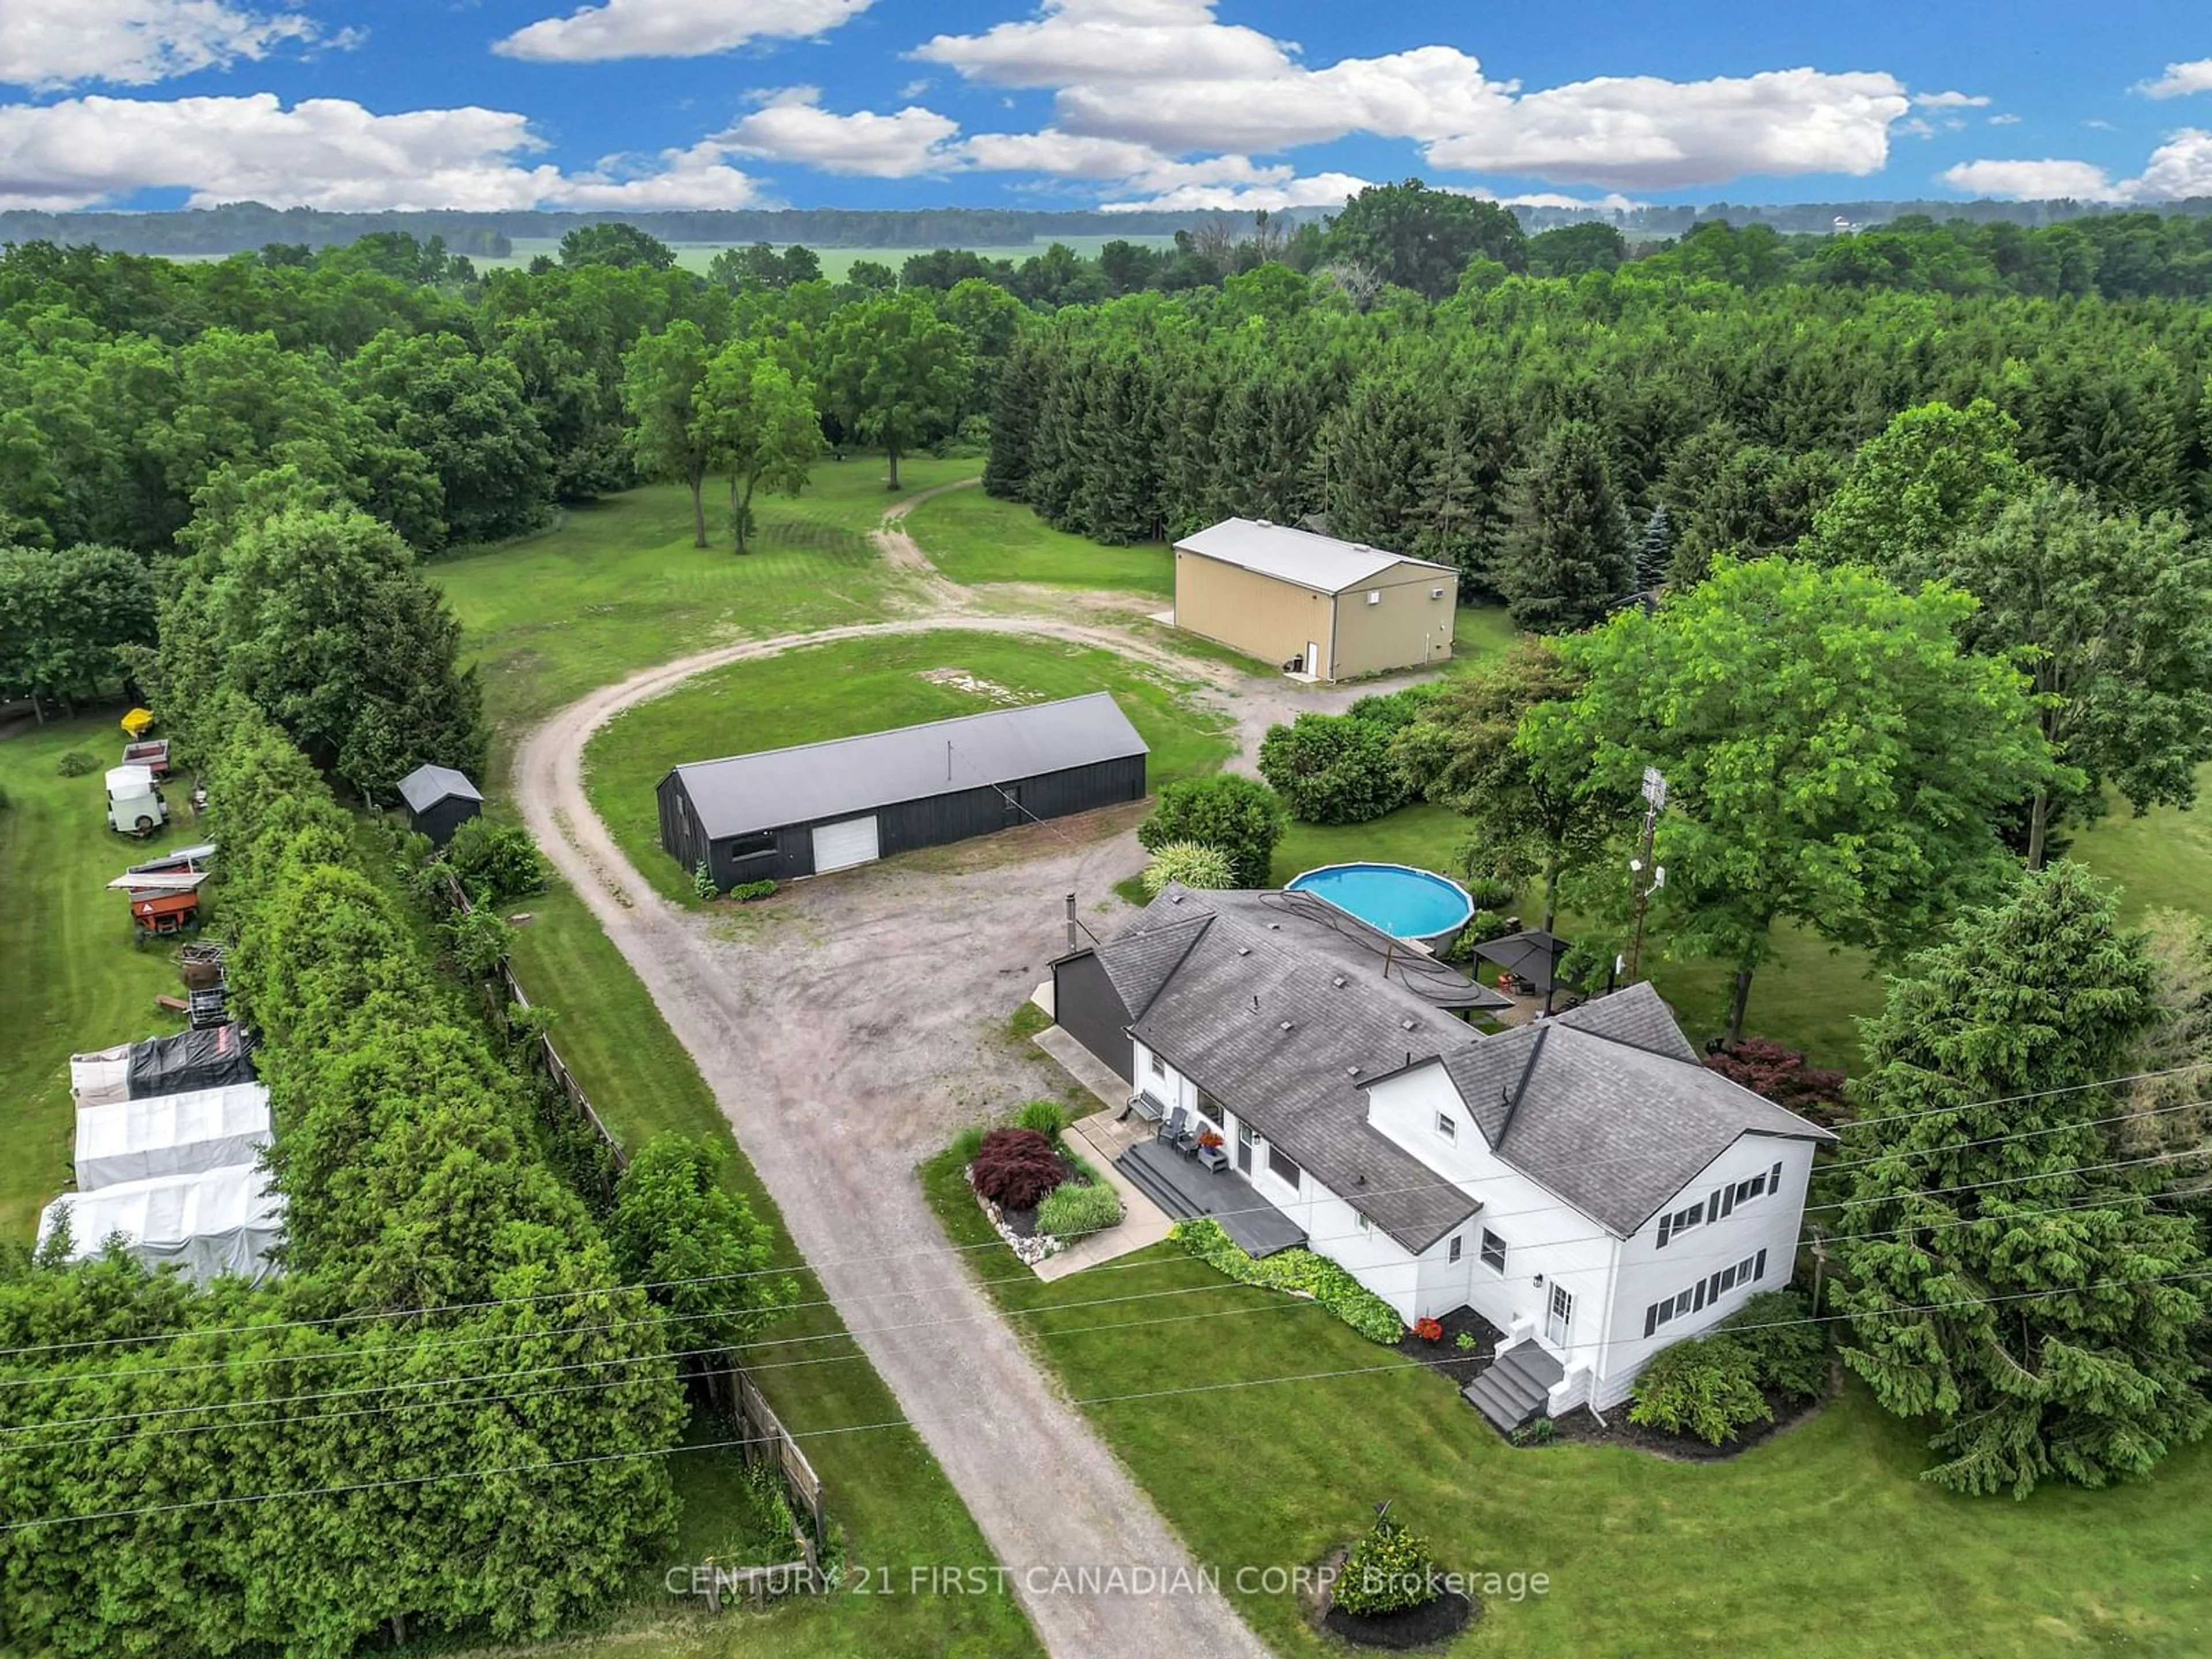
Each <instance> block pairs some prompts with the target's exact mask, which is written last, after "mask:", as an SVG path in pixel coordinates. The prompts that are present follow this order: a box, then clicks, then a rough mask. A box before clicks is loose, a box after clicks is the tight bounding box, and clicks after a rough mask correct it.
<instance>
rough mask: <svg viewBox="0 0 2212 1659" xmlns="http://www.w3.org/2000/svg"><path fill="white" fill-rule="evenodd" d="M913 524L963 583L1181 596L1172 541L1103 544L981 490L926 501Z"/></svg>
mask: <svg viewBox="0 0 2212 1659" xmlns="http://www.w3.org/2000/svg"><path fill="white" fill-rule="evenodd" d="M906 524H907V530H908V533H909V534H911V535H912V536H913V538H914V539H915V544H917V545H918V546H920V547H921V550H922V551H923V552H924V553H927V555H928V556H929V562H931V563H932V564H933V565H935V566H936V567H937V568H939V570H941V571H943V572H944V573H945V574H946V575H947V576H949V577H951V579H952V580H954V581H956V582H960V583H963V584H966V585H970V586H972V585H974V584H975V583H978V582H1037V583H1042V584H1044V585H1046V586H1053V587H1073V588H1081V589H1085V590H1090V591H1098V590H1111V591H1115V592H1128V593H1137V594H1142V595H1144V596H1146V598H1149V599H1173V598H1174V597H1175V554H1174V553H1173V552H1172V551H1171V550H1170V549H1169V547H1168V545H1167V544H1166V543H1164V542H1142V543H1139V544H1137V545H1136V546H1133V547H1102V546H1101V545H1099V544H1097V542H1094V541H1091V540H1088V539H1086V538H1084V537H1081V536H1071V535H1069V534H1068V533H1067V532H1066V531H1064V530H1054V528H1053V527H1052V526H1050V525H1048V524H1047V523H1045V522H1044V520H1042V519H1040V518H1038V517H1037V515H1036V513H1034V512H1033V511H1031V510H1030V508H1029V507H1024V506H1022V505H1021V504H1020V503H1018V502H1014V501H998V500H995V499H994V498H993V497H991V496H989V495H985V494H984V493H983V492H982V491H981V490H980V489H956V490H954V491H953V492H952V493H951V494H950V495H939V496H936V497H934V498H933V499H931V500H929V501H924V502H922V504H921V506H919V507H915V510H914V511H913V512H912V513H908V515H907V520H906Z"/></svg>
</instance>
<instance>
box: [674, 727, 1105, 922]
mask: <svg viewBox="0 0 2212 1659" xmlns="http://www.w3.org/2000/svg"><path fill="white" fill-rule="evenodd" d="M1146 753H1147V750H1146V746H1145V740H1144V739H1143V738H1140V737H1139V736H1138V735H1137V730H1136V727H1134V726H1132V725H1130V724H1129V720H1128V716H1127V715H1126V714H1123V713H1122V712H1121V707H1120V705H1119V704H1117V703H1116V702H1115V701H1114V699H1113V698H1112V697H1111V696H1109V695H1107V694H1106V693H1105V692H1103V691H1096V692H1092V693H1091V694H1090V695H1089V696H1081V697H1068V698H1066V699H1064V700H1062V701H1060V702H1041V703H1030V704H1026V705H1024V706H1023V707H1020V708H994V709H991V710H989V711H988V712H987V713H984V714H969V715H964V716H963V717H961V718H959V719H957V720H935V721H932V722H931V723H929V724H928V725H926V726H899V727H896V728H894V729H893V730H891V731H888V732H869V733H866V734H865V735H862V736H859V737H851V738H832V739H831V740H829V742H826V743H811V744H801V745H799V747H796V748H792V749H771V750H764V751H763V752H761V753H759V754H752V755H733V756H731V757H727V758H726V759H723V760H712V761H696V762H693V763H690V764H687V765H684V766H678V767H677V768H676V769H674V770H673V771H671V772H670V773H669V774H668V775H667V776H665V778H663V779H662V780H661V781H660V787H659V801H660V844H661V846H662V847H663V848H666V849H667V851H668V853H669V855H670V856H671V857H672V858H674V859H675V860H677V862H678V863H679V864H681V865H682V866H684V868H685V869H686V870H693V869H696V867H697V866H699V865H700V864H701V863H702V862H703V863H705V864H706V866H708V870H709V872H711V873H712V874H713V876H714V884H715V885H716V886H718V887H722V888H729V887H732V886H735V885H736V884H738V883H740V882H750V881H759V880H763V879H774V880H778V881H781V880H787V879H790V878H793V877H798V876H811V875H821V874H824V873H826V872H829V871H831V870H842V869H846V868H848V867H850V866H854V865H856V864H865V863H867V862H869V861H870V860H873V859H878V858H882V857H886V856H888V855H889V854H893V853H903V852H908V851H910V850H912V849H913V848H918V847H936V846H941V845H942V844H944V843H945V842H953V841H962V840H964V839H966V838H967V837H969V836H981V835H988V834H990V833H991V832H992V831H994V830H997V829H1010V828H1012V827H1013V826H1014V825H1016V824H1020V823H1030V822H1034V821H1036V820H1039V819H1045V818H1056V817H1066V816H1067V815H1068V814H1070V813H1073V812H1087V811H1091V810H1093V809H1094V808H1097V807H1101V806H1111V805H1117V804H1119V803H1121V802H1124V801H1133V800H1141V799H1143V798H1144V794H1145V757H1146Z"/></svg>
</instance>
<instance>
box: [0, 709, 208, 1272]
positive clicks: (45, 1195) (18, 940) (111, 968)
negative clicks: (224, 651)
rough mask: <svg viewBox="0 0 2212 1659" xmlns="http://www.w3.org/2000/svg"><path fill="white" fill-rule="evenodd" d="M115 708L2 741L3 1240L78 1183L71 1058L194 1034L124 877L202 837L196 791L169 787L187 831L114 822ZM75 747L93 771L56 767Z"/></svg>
mask: <svg viewBox="0 0 2212 1659" xmlns="http://www.w3.org/2000/svg"><path fill="white" fill-rule="evenodd" d="M122 712H123V711H122V708H121V707H120V706H118V707H117V708H115V709H113V710H112V711H109V712H104V713H101V714H88V715H86V716H84V717H82V718H81V719H76V720H57V721H54V722H52V723H51V724H49V725H46V726H33V727H31V728H29V729H27V730H25V731H23V732H19V733H18V734H17V735H16V736H15V737H12V738H5V739H0V795H4V797H5V799H6V803H7V804H6V805H0V894H4V895H5V901H4V904H5V908H4V909H0V1130H4V1132H5V1135H6V1145H7V1154H6V1156H5V1157H0V1237H5V1238H9V1239H13V1240H15V1241H17V1242H20V1243H28V1242H29V1240H30V1239H31V1237H33V1232H34V1231H35V1230H36V1227H37V1225H38V1218H39V1211H40V1208H41V1207H42V1206H44V1205H45V1204H46V1201H47V1200H50V1199H52V1198H55V1197H57V1196H58V1195H59V1194H61V1193H63V1192H64V1191H65V1190H68V1189H69V1188H72V1187H73V1186H74V1185H75V1184H76V1183H75V1181H74V1178H73V1177H74V1173H75V1160H74V1153H75V1146H76V1110H75V1108H74V1107H73V1106H72V1105H71V1104H70V1091H69V1057H70V1055H71V1054H78V1053H82V1052H84V1051H85V1050H88V1049H92V1048H108V1047H110V1046H112V1044H115V1043H118V1042H136V1041H137V1039H139V1038H140V1037H146V1036H161V1035H165V1034H167V1033H168V1032H171V1031H179V1030H183V1029H184V1021H183V1020H181V1019H179V1018H177V1017H176V1016H175V1015H173V1014H167V1013H163V1012H161V1011H160V1010H158V1009H157V1008H155V1006H154V999H155V996H156V995H157V994H161V993H164V992H166V993H167V994H171V995H179V994H182V989H183V987H182V985H181V983H180V981H179V978H178V975H177V969H176V967H175V964H174V963H173V960H172V955H173V950H174V946H173V945H171V944H167V943H151V944H148V945H143V946H142V945H133V944H132V943H131V913H130V908H129V906H128V903H127V902H126V901H125V897H124V896H123V895H122V894H120V893H111V892H109V891H108V890H107V889H106V883H107V881H108V880H109V878H112V877H114V876H118V875H120V874H121V873H122V872H123V871H124V870H125V867H126V866H130V865H133V864H138V863H143V861H144V860H147V859H149V858H152V857H155V855H156V854H159V853H160V852H161V849H162V848H164V847H171V846H174V847H184V846H189V845H191V842H193V841H195V840H197V839H198V837H197V836H195V834H194V833H193V830H192V828H191V814H190V811H189V810H187V809H185V806H184V797H185V794H186V793H188V792H187V791H186V790H185V789H181V788H173V789H169V790H168V791H167V794H168V796H169V798H170V806H171V809H172V810H173V811H176V812H177V813H178V815H179V818H180V819H182V820H183V821H182V823H179V824H175V825H173V826H171V827H170V828H169V829H166V830H163V831H161V832H159V833H157V834H156V835H155V836H154V837H153V838H152V839H151V840H149V841H143V842H138V841H132V840H131V839H129V838H128V837H126V836H118V835H117V834H116V833H115V832H114V831H112V829H108V828H107V822H106V790H105V788H104V787H103V785H102V783H101V781H100V775H101V774H102V773H104V772H106V769H108V768H109V767H111V766H112V765H114V764H115V763H116V762H117V761H118V759H119V758H120V757H121V755H122V750H123V733H122V732H121V731H120V730H118V727H117V726H116V724H115V718H116V716H117V715H118V714H121V713H122ZM72 750H82V752H84V753H85V754H88V755H90V756H92V757H94V758H95V759H96V760H97V761H98V762H99V766H98V768H97V769H95V770H94V771H93V772H92V773H90V774H89V775H87V776H83V777H75V778H65V777H63V776H62V775H60V774H59V772H58V770H57V766H58V763H59V762H60V760H61V757H63V756H64V755H65V754H68V753H70V752H71V751H72Z"/></svg>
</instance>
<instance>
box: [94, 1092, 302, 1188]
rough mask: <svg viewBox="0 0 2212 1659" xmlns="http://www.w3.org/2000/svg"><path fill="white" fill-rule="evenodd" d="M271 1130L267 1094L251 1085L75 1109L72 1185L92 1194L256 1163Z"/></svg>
mask: <svg viewBox="0 0 2212 1659" xmlns="http://www.w3.org/2000/svg"><path fill="white" fill-rule="evenodd" d="M271 1127H272V1126H271V1124H270V1115H269V1091H268V1090H267V1089H265V1088H264V1087H263V1086H262V1085H260V1084H258V1083H235V1084H233V1085H231V1086H230V1087H228V1088H227V1089H197V1090H194V1091H192V1092H191V1093H189V1094H181V1095H155V1096H152V1097H149V1098H147V1099H144V1100H118V1101H113V1102H111V1103H109V1104H107V1105H105V1106H85V1107H80V1108H79V1109H78V1110H77V1115H76V1184H77V1187H78V1188H79V1189H80V1190H81V1191H83V1192H91V1191H93V1190H94V1189H95V1188H101V1187H112V1186H114V1185H116V1184H117V1183H118V1182H126V1181H149V1180H152V1179H154V1178H155V1177H156V1176H179V1175H198V1174H200V1173H201V1172H202V1171H204V1170H220V1169H222V1168H224V1167H226V1166H228V1165H230V1164H253V1163H257V1162H258V1161H259V1159H260V1157H261V1149H262V1148H263V1147H264V1146H267V1145H269V1143H270V1139H272V1133H271Z"/></svg>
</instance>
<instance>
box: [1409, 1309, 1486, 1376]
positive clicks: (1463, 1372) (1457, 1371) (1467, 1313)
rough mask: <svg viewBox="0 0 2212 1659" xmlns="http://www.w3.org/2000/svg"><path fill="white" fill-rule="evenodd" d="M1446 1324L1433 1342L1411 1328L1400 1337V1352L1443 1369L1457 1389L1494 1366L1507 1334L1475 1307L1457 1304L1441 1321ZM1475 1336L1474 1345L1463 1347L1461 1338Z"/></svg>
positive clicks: (1437, 1369) (1431, 1366)
mask: <svg viewBox="0 0 2212 1659" xmlns="http://www.w3.org/2000/svg"><path fill="white" fill-rule="evenodd" d="M1437 1323H1438V1324H1440V1325H1442V1326H1443V1335H1442V1336H1440V1337H1438V1338H1437V1340H1435V1341H1433V1342H1431V1341H1429V1340H1426V1339H1425V1338H1423V1337H1420V1336H1417V1335H1416V1334H1414V1333H1413V1332H1412V1331H1410V1330H1409V1331H1407V1333H1406V1334H1404V1335H1403V1336H1401V1337H1400V1338H1399V1339H1398V1341H1397V1349H1398V1352H1400V1353H1401V1354H1403V1355H1405V1356H1406V1358H1408V1359H1418V1360H1419V1361H1420V1362H1421V1363H1422V1364H1424V1365H1426V1366H1427V1367H1429V1369H1430V1370H1435V1371H1441V1372H1443V1375H1444V1376H1448V1377H1449V1378H1450V1379H1451V1385H1452V1387H1454V1388H1455V1389H1463V1388H1465V1387H1466V1386H1467V1385H1468V1383H1472V1382H1474V1379H1475V1378H1476V1377H1478V1376H1480V1375H1481V1374H1482V1373H1483V1372H1484V1371H1485V1370H1488V1369H1489V1367H1490V1362H1491V1361H1492V1360H1493V1359H1495V1358H1497V1357H1498V1344H1499V1343H1500V1342H1501V1341H1503V1340H1504V1333H1503V1332H1501V1331H1500V1330H1499V1329H1498V1327H1497V1326H1495V1325H1493V1324H1492V1323H1491V1322H1489V1321H1488V1320H1486V1319H1485V1318H1484V1317H1483V1316H1481V1315H1480V1314H1479V1313H1477V1312H1475V1310H1474V1309H1472V1308H1467V1307H1460V1308H1454V1309H1453V1310H1451V1311H1450V1312H1449V1313H1448V1314H1445V1315H1443V1316H1442V1317H1441V1318H1439V1319H1438V1320H1437ZM1462 1336H1471V1337H1473V1338H1474V1346H1473V1347H1472V1348H1467V1349H1462V1347H1461V1346H1460V1339H1461V1337H1462Z"/></svg>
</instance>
